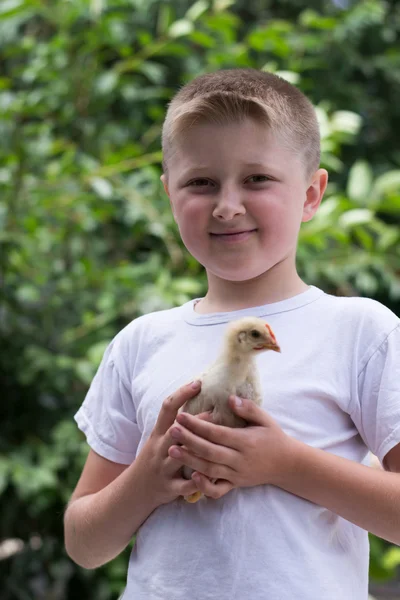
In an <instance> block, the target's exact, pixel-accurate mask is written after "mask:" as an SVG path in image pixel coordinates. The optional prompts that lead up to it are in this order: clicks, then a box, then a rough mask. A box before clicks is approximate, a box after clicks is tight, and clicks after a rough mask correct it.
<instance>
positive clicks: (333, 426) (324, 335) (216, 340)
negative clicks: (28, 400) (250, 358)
mask: <svg viewBox="0 0 400 600" xmlns="http://www.w3.org/2000/svg"><path fill="white" fill-rule="evenodd" d="M194 302H195V301H191V302H188V303H186V304H184V305H183V306H181V307H179V308H173V309H170V310H166V311H160V312H157V313H152V314H148V315H145V316H143V317H140V318H138V319H136V320H134V321H133V322H132V323H130V324H129V325H128V326H127V327H125V328H124V329H123V330H122V331H121V332H120V333H119V334H118V335H117V336H116V337H115V339H114V340H113V341H112V342H111V344H110V346H109V347H108V349H107V350H106V352H105V355H104V358H103V361H102V363H101V365H100V368H99V370H98V372H97V374H96V376H95V378H94V380H93V382H92V385H91V387H90V390H89V392H88V394H87V397H86V399H85V401H84V403H83V405H82V407H81V408H80V410H79V411H78V413H77V415H76V421H77V423H78V426H79V427H80V429H81V430H82V431H84V432H85V434H86V436H87V440H88V443H89V445H90V446H91V447H92V448H93V450H95V451H96V452H97V453H98V454H100V455H102V456H104V457H105V458H107V459H109V460H111V461H115V462H119V463H123V464H130V463H131V462H132V461H133V460H134V459H135V456H136V455H137V454H138V453H139V452H140V449H141V448H142V446H143V444H144V442H145V441H146V439H147V438H148V436H149V434H150V432H151V430H152V429H153V426H154V424H155V422H156V419H157V415H158V412H159V410H160V406H161V403H162V401H163V400H164V399H165V398H166V397H167V396H168V395H169V394H171V393H172V392H173V391H175V390H176V389H177V388H178V387H180V386H181V385H183V384H184V383H186V382H188V381H190V380H192V379H193V378H194V377H195V376H196V375H198V374H199V373H200V372H201V371H202V370H203V369H204V368H205V367H206V366H207V365H208V364H209V363H210V362H211V361H213V360H214V359H215V358H216V357H217V355H218V354H219V351H220V349H221V343H222V338H223V334H224V330H225V327H226V324H227V323H228V321H230V320H233V319H237V318H240V317H242V316H247V315H254V316H258V317H262V318H265V320H266V321H267V322H268V323H270V325H271V326H272V328H273V330H274V332H275V334H276V338H277V340H278V342H279V344H280V346H281V350H282V353H281V354H276V353H274V352H265V353H263V354H261V355H260V356H257V359H256V360H257V364H258V368H259V372H260V378H261V384H262V388H263V408H264V409H265V410H266V411H268V412H269V413H270V414H271V416H272V417H273V418H274V419H275V420H276V421H277V422H278V423H279V425H280V426H281V427H282V428H283V430H284V431H285V432H286V433H287V434H289V435H291V436H293V437H295V438H297V439H299V440H301V441H303V442H304V443H306V444H309V445H310V446H313V447H316V448H321V449H323V450H325V451H327V452H331V453H334V454H337V455H340V456H343V457H345V458H348V459H351V460H354V461H357V462H366V460H367V455H368V450H371V451H372V452H373V453H374V454H376V455H377V456H378V458H379V459H380V460H383V458H384V456H385V455H386V453H387V452H388V451H389V450H390V449H391V448H393V447H394V446H395V445H396V444H397V443H399V442H400V321H399V319H398V318H397V317H396V316H395V315H394V314H393V313H392V312H391V311H390V310H389V309H387V308H386V307H384V306H383V305H381V304H379V303H378V302H375V301H373V300H369V299H365V298H338V297H334V296H330V295H327V294H325V293H324V292H323V291H322V290H320V289H318V288H316V287H310V288H309V289H308V290H307V291H305V292H303V293H301V294H299V295H297V296H295V297H293V298H290V299H288V300H284V301H281V302H276V303H273V304H268V305H266V306H261V307H256V308H251V309H246V310H239V311H235V312H230V313H218V314H210V315H200V314H197V313H196V312H195V311H194ZM377 510H379V507H377ZM368 559H369V545H368V535H367V532H366V531H364V530H362V529H360V528H359V527H357V526H355V525H353V524H351V523H350V522H348V521H346V520H345V519H342V518H341V517H338V516H337V515H335V514H333V513H332V512H330V511H329V510H326V509H325V508H322V507H320V506H317V505H315V504H313V503H312V502H309V501H306V500H303V499H302V498H300V497H297V496H295V495H292V494H290V493H288V492H285V491H283V490H281V489H279V488H277V487H274V486H271V485H260V486H256V487H253V488H243V489H235V490H232V491H231V492H229V493H228V494H227V495H226V496H224V497H223V498H220V499H218V500H212V499H203V500H202V501H200V502H198V503H197V504H188V503H186V502H184V501H183V500H181V499H178V500H176V501H174V502H171V503H170V504H168V505H164V506H160V507H159V508H158V509H156V510H155V511H154V512H153V513H152V514H151V515H150V516H149V518H148V519H147V520H146V521H145V523H144V524H143V525H142V526H141V527H140V529H139V531H138V533H137V540H136V544H135V546H134V548H133V550H132V554H131V557H130V563H129V572H128V581H127V587H126V590H125V593H124V596H123V598H124V600H188V599H189V598H191V599H193V600H211V599H212V600H215V599H218V600H231V599H232V598H236V599H240V600H293V599H296V600H320V599H323V600H337V599H338V598H340V600H366V598H367V595H368V593H367V587H368Z"/></svg>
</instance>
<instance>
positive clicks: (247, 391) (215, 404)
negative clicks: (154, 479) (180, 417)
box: [181, 317, 281, 502]
mask: <svg viewBox="0 0 400 600" xmlns="http://www.w3.org/2000/svg"><path fill="white" fill-rule="evenodd" d="M263 350H274V351H275V352H280V351H281V350H280V348H279V346H278V344H277V341H276V338H275V335H274V333H273V331H272V329H271V327H270V326H269V325H268V324H267V323H265V322H264V321H263V320H262V319H259V318H257V317H245V318H243V319H239V320H237V321H232V322H231V323H230V324H229V325H228V327H227V330H226V334H225V339H224V345H223V349H222V353H221V355H220V356H219V357H218V358H217V360H216V361H215V362H214V363H212V364H211V365H210V366H209V367H208V369H206V370H205V371H204V372H203V373H202V374H201V375H200V376H199V377H196V379H199V380H200V381H201V390H200V392H199V394H198V395H197V396H195V397H194V398H192V399H191V400H188V401H187V402H186V404H185V405H184V406H183V407H182V408H181V411H183V412H188V413H190V414H192V415H197V414H199V413H202V412H206V411H211V416H212V421H213V422H214V423H217V424H218V425H225V426H227V427H244V426H245V425H246V421H244V420H243V419H241V418H240V417H238V416H237V415H235V414H234V412H233V411H232V410H231V408H230V407H229V404H228V398H229V396H232V395H236V396H240V397H242V398H247V399H249V400H252V401H253V402H255V403H256V404H258V405H259V406H260V405H261V402H262V391H261V385H260V381H259V377H258V373H257V367H256V363H255V360H254V358H255V356H256V354H257V352H260V351H263ZM192 473H193V470H192V469H190V468H189V467H186V466H184V467H183V475H184V477H185V478H186V479H190V478H191V475H192ZM201 496H202V494H201V492H195V493H194V494H191V495H190V496H186V497H185V500H187V501H188V502H197V500H199V499H200V498H201Z"/></svg>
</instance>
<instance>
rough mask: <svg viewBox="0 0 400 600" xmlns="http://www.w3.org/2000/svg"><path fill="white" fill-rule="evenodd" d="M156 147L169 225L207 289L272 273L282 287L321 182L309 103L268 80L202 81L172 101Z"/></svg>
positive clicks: (265, 76) (245, 76)
mask: <svg viewBox="0 0 400 600" xmlns="http://www.w3.org/2000/svg"><path fill="white" fill-rule="evenodd" d="M163 149H164V174H163V175H162V181H163V184H164V188H165V191H166V193H167V194H168V196H169V198H170V202H171V207H172V211H173V214H174V218H175V221H176V222H177V224H178V227H179V231H180V234H181V238H182V240H183V242H184V244H185V246H186V248H187V249H188V250H189V252H190V253H191V254H192V256H194V257H195V258H196V259H197V260H198V261H199V262H200V263H201V264H202V265H203V266H204V267H205V268H206V270H207V274H208V279H209V285H210V287H211V282H212V281H217V280H219V281H221V280H224V281H225V282H226V281H231V282H233V281H236V282H238V281H239V282H243V281H246V280H250V279H253V280H255V279H257V281H260V279H259V278H260V276H262V275H263V274H267V273H271V272H273V273H274V274H275V275H274V277H275V278H276V280H277V281H276V283H275V284H274V285H275V286H276V287H280V288H282V286H283V287H285V289H286V290H287V288H290V289H292V288H293V286H292V282H296V281H297V280H298V276H297V274H296V270H295V255H296V246H297V238H298V233H299V230H300V225H301V222H304V221H308V220H310V219H311V218H312V217H313V215H314V214H315V212H316V210H317V208H318V206H319V203H320V201H321V198H322V196H323V193H324V190H325V187H326V182H327V173H326V171H325V170H324V169H319V168H318V167H319V156H320V138H319V130H318V123H317V119H316V116H315V112H314V109H313V107H312V105H311V103H310V102H309V100H307V98H306V97H305V96H304V95H303V94H302V93H301V92H300V91H299V90H297V89H296V88H295V87H294V86H292V85H291V84H289V83H288V82H286V81H285V80H283V79H280V78H279V77H276V76H275V75H271V74H270V73H264V72H259V71H256V70H253V69H232V70H228V71H218V72H216V73H210V74H208V75H203V76H201V77H198V78H197V79H195V80H194V81H192V82H191V83H189V84H188V85H186V86H185V87H183V88H182V89H181V90H180V92H178V94H177V95H176V96H175V98H174V99H173V100H172V102H171V104H170V107H169V109H168V112H167V115H166V119H165V124H164V129H163ZM215 278H216V279H215Z"/></svg>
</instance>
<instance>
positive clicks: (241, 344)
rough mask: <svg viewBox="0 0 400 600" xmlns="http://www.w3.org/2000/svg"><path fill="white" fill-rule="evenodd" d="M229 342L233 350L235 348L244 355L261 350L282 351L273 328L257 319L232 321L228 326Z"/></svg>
mask: <svg viewBox="0 0 400 600" xmlns="http://www.w3.org/2000/svg"><path fill="white" fill-rule="evenodd" d="M227 341H228V344H229V346H230V347H231V348H232V349H234V348H235V349H236V350H238V351H240V352H242V353H243V354H247V353H253V352H254V353H255V352H260V351H261V350H274V352H280V351H281V349H280V347H279V345H278V343H277V341H276V338H275V335H274V332H273V331H272V329H271V327H270V326H269V325H268V323H265V321H263V320H262V319H259V318H257V317H245V318H243V319H238V320H237V321H232V322H231V323H230V324H229V326H228V330H227Z"/></svg>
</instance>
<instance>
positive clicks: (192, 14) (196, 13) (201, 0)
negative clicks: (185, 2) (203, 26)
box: [185, 0, 209, 23]
mask: <svg viewBox="0 0 400 600" xmlns="http://www.w3.org/2000/svg"><path fill="white" fill-rule="evenodd" d="M208 7H209V3H208V2H206V0H197V2H194V3H193V4H192V6H191V7H190V8H189V10H187V11H186V14H185V19H188V20H189V21H192V23H193V22H194V21H197V19H198V18H199V17H201V15H202V14H203V13H205V12H206V10H207V9H208Z"/></svg>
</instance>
